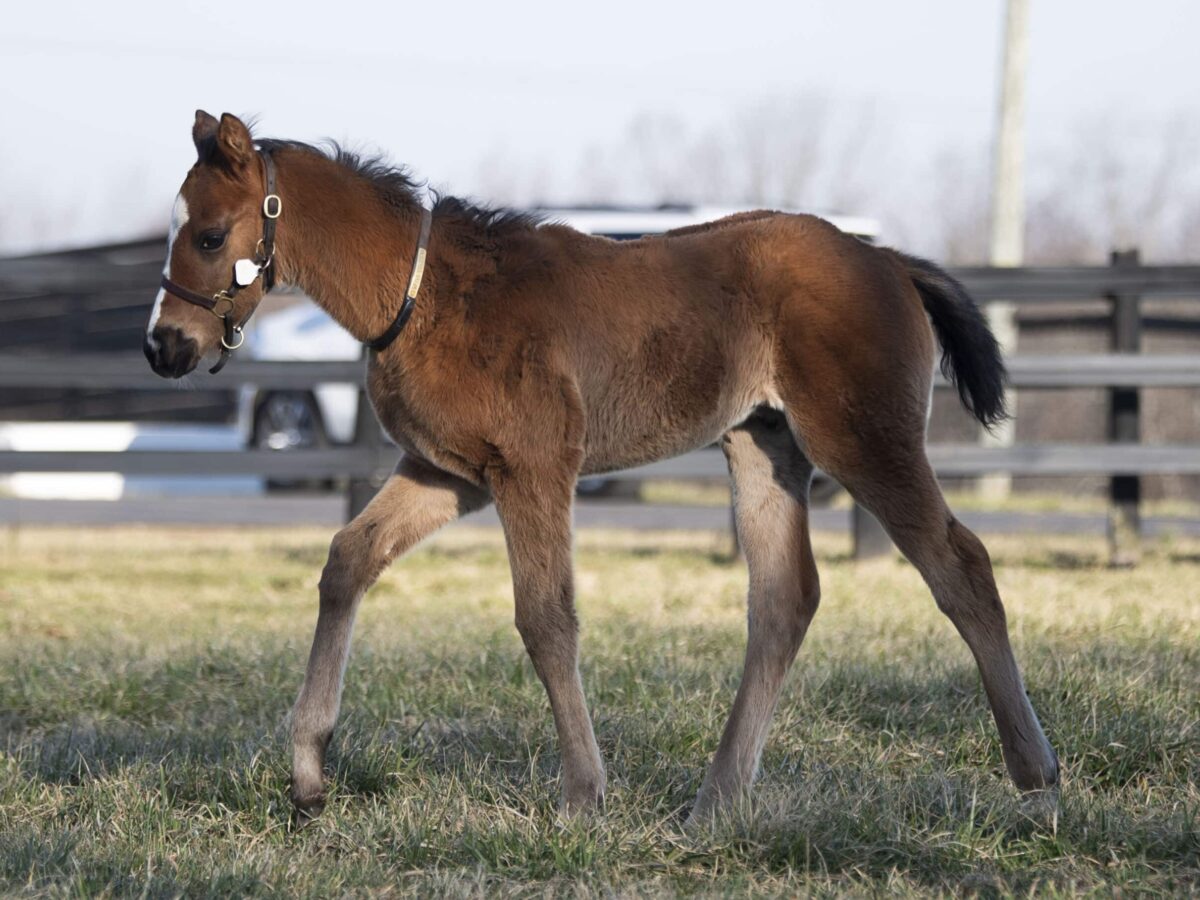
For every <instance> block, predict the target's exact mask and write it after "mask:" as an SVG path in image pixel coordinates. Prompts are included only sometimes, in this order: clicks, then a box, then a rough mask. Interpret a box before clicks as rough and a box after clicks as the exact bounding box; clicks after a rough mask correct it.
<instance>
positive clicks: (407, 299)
mask: <svg viewBox="0 0 1200 900" xmlns="http://www.w3.org/2000/svg"><path fill="white" fill-rule="evenodd" d="M432 229H433V213H432V212H431V211H430V210H428V209H424V208H423V209H422V210H421V230H420V232H419V233H418V235H417V252H416V253H414V254H413V263H412V271H411V272H410V273H409V276H408V287H407V288H406V289H405V291H404V300H403V301H402V302H401V304H400V311H399V312H398V313H396V318H394V319H393V320H392V324H391V325H389V326H388V328H387V331H385V332H384V333H383V334H381V335H380V336H379V337H377V338H375V339H374V340H370V341H367V346H368V347H370V348H371V349H372V350H374V351H375V352H376V353H382V352H383V351H384V350H386V349H387V348H388V347H390V346H391V345H392V342H393V341H395V340H396V338H398V337H399V336H400V332H401V331H403V330H404V326H405V325H407V324H408V320H409V317H410V316H412V314H413V308H414V307H415V306H416V305H417V292H418V291H420V290H421V280H422V278H424V274H425V252H426V250H427V249H428V247H429V232H430V231H431V230H432Z"/></svg>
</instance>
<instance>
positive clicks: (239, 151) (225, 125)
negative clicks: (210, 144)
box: [217, 113, 254, 170]
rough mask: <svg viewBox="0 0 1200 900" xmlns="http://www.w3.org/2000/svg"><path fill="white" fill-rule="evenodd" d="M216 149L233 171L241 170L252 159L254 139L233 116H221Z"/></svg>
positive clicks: (227, 114) (247, 129)
mask: <svg viewBox="0 0 1200 900" xmlns="http://www.w3.org/2000/svg"><path fill="white" fill-rule="evenodd" d="M217 147H218V148H219V149H220V151H221V155H222V156H224V157H225V159H226V161H228V163H229V165H230V167H231V168H233V169H234V170H237V169H243V168H245V167H246V166H248V165H249V164H250V161H251V160H252V159H253V158H254V139H253V138H252V137H250V129H249V128H247V127H246V124H245V123H244V122H243V121H242V120H241V119H239V118H238V117H237V116H235V115H231V114H230V113H222V114H221V122H220V124H219V125H217Z"/></svg>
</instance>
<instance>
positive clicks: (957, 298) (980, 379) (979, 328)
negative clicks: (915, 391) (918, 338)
mask: <svg viewBox="0 0 1200 900" xmlns="http://www.w3.org/2000/svg"><path fill="white" fill-rule="evenodd" d="M898 256H899V257H900V259H901V260H902V261H903V262H904V264H905V266H907V267H908V274H909V277H910V278H912V280H913V284H915V285H916V286H917V291H918V293H920V295H921V299H922V300H923V301H924V303H925V311H926V312H928V313H929V318H930V319H932V320H933V330H934V331H936V332H937V336H938V341H939V342H940V343H941V345H942V374H943V375H945V376H946V379H947V380H948V381H949V382H950V383H951V384H953V385H954V386H955V387H957V388H958V396H959V398H960V399H961V400H962V402H963V406H965V407H966V408H967V409H969V410H970V411H971V413H972V415H974V416H975V418H976V419H978V420H979V421H980V422H982V423H983V424H984V425H985V426H987V427H989V428H990V427H991V426H993V425H995V424H996V423H998V422H1001V421H1003V420H1004V419H1007V418H1008V411H1007V410H1006V409H1005V406H1004V383H1005V381H1006V380H1007V378H1008V376H1007V373H1006V372H1005V371H1004V360H1003V359H1002V358H1001V356H1000V345H999V344H998V343H996V336H995V335H994V334H992V330H991V328H989V327H988V323H987V320H986V319H985V318H984V317H983V313H982V312H980V310H979V307H978V306H977V305H976V304H975V301H974V300H972V299H971V295H970V294H968V293H967V289H966V288H964V287H963V286H962V284H961V283H960V282H959V281H958V279H956V278H954V277H953V276H952V275H949V274H948V273H947V272H945V271H944V270H943V269H941V268H939V267H938V266H935V265H934V264H933V263H931V262H929V260H926V259H921V258H920V257H916V256H909V255H907V254H905V253H899V254H898Z"/></svg>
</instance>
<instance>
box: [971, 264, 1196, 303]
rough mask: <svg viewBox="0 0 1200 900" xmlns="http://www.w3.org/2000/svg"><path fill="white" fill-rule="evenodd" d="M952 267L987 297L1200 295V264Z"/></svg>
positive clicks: (980, 295) (1054, 300)
mask: <svg viewBox="0 0 1200 900" xmlns="http://www.w3.org/2000/svg"><path fill="white" fill-rule="evenodd" d="M949 272H950V274H951V275H953V276H954V277H956V278H957V279H958V280H959V281H961V282H962V283H963V285H964V286H965V287H966V288H967V291H968V292H969V293H970V294H971V295H972V296H974V297H975V299H977V300H984V301H987V300H1011V301H1014V302H1018V303H1060V302H1062V301H1064V300H1087V299H1096V298H1098V297H1105V296H1107V295H1110V294H1141V295H1144V296H1155V297H1194V298H1197V299H1200V266H1130V267H1127V268H1126V267H1118V266H1036V267H1026V266H1013V267H1011V268H1002V267H994V266H964V267H957V268H951V269H949Z"/></svg>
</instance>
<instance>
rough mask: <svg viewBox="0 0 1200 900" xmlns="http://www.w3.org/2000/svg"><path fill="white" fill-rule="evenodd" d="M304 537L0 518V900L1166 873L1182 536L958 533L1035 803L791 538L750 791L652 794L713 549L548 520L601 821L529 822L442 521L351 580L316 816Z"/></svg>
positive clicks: (716, 590) (733, 583) (1185, 746)
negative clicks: (1020, 796)
mask: <svg viewBox="0 0 1200 900" xmlns="http://www.w3.org/2000/svg"><path fill="white" fill-rule="evenodd" d="M327 541H328V534H327V533H324V532H319V531H316V530H300V529H294V530H280V531H275V532H270V531H260V530H235V529H225V530H199V529H191V530H184V529H146V530H133V529H119V530H103V529H91V530H54V529H29V530H23V531H20V532H16V531H10V532H9V533H7V534H0V673H2V676H0V729H2V731H0V889H3V890H5V891H7V892H9V893H14V894H28V895H51V896H58V895H85V894H96V893H105V894H112V895H126V894H146V895H149V896H173V895H181V894H182V895H189V896H197V895H222V896H227V895H231V894H232V895H256V894H261V895H282V896H330V895H342V894H363V893H372V894H391V893H406V894H408V893H411V894H421V895H426V894H451V895H475V894H489V895H490V894H493V893H502V894H520V895H542V894H568V893H570V894H584V895H589V894H604V895H612V894H615V895H622V896H625V895H643V894H660V893H695V892H698V893H705V894H718V895H724V894H741V893H744V892H762V893H767V894H797V893H801V894H842V893H847V892H849V893H855V894H864V893H871V894H874V893H896V894H941V893H962V892H983V893H997V892H998V893H1008V892H1017V893H1025V892H1029V891H1044V892H1050V893H1056V894H1061V895H1074V894H1093V893H1108V892H1110V891H1114V890H1120V891H1125V892H1143V891H1145V892H1155V893H1157V892H1168V893H1169V892H1174V893H1180V894H1186V893H1188V892H1189V891H1195V890H1196V889H1197V878H1200V837H1198V828H1200V786H1198V781H1200V773H1198V767H1200V698H1198V692H1197V685H1200V587H1198V584H1200V542H1190V543H1188V542H1182V541H1179V542H1167V543H1161V544H1158V545H1155V546H1154V547H1152V548H1151V550H1150V552H1149V553H1148V555H1147V559H1146V562H1145V564H1144V565H1142V566H1141V567H1139V568H1138V569H1136V570H1132V571H1113V570H1110V569H1107V568H1105V567H1104V565H1103V553H1104V548H1103V546H1102V545H1101V543H1100V542H1099V541H1090V540H1078V539H1060V538H1051V539H1045V538H1039V539H1007V540H991V541H989V544H990V546H991V548H992V551H993V556H994V558H995V560H996V562H997V575H998V579H999V581H1000V584H1001V590H1002V592H1003V593H1004V595H1005V597H1006V600H1007V603H1008V608H1009V613H1010V621H1011V625H1012V629H1013V633H1014V639H1015V642H1016V644H1017V648H1018V653H1019V655H1020V657H1021V659H1022V660H1023V662H1024V664H1025V667H1026V674H1027V680H1028V683H1029V688H1030V691H1031V693H1032V695H1033V697H1034V700H1035V704H1036V705H1037V707H1038V708H1039V710H1040V711H1041V712H1042V714H1043V717H1044V720H1045V722H1046V726H1047V730H1048V732H1049V734H1050V735H1051V738H1052V740H1053V741H1054V742H1055V744H1056V746H1057V747H1058V749H1059V752H1060V754H1061V756H1062V760H1063V764H1064V767H1065V773H1066V780H1065V784H1064V791H1063V799H1062V804H1061V808H1060V810H1059V813H1058V816H1057V820H1056V821H1054V820H1050V821H1048V820H1045V819H1042V818H1039V817H1036V816H1035V817H1033V818H1031V817H1030V816H1029V815H1027V814H1026V813H1027V811H1026V810H1023V809H1022V807H1021V805H1020V803H1019V802H1018V800H1017V798H1016V797H1015V795H1014V794H1013V792H1012V790H1011V788H1010V787H1009V786H1008V784H1007V782H1006V781H1005V779H1004V778H1003V777H1002V768H1003V767H1002V763H1001V760H1000V754H999V748H998V746H997V743H996V738H995V734H994V729H993V726H992V723H991V720H990V717H989V715H988V712H987V709H986V705H985V703H984V701H983V698H982V696H981V691H980V688H979V684H978V678H977V676H976V675H975V672H974V669H973V666H972V663H971V660H970V656H969V654H968V652H967V650H966V648H965V647H964V646H963V645H962V643H961V642H960V641H959V640H958V638H957V636H956V635H955V634H954V633H953V630H952V628H951V627H950V625H949V623H948V622H947V621H946V620H945V619H944V618H943V617H941V616H940V614H939V613H938V612H937V610H936V609H935V608H934V605H933V603H932V601H931V600H930V599H929V596H928V593H927V592H926V591H925V589H924V587H923V585H922V584H921V583H920V580H919V579H918V578H917V577H916V575H915V573H914V572H913V571H912V569H911V568H910V567H909V566H907V565H906V564H904V563H902V562H900V561H893V562H882V563H874V564H870V565H867V566H863V567H855V566H854V565H853V564H852V563H850V562H849V561H848V560H847V559H846V556H845V550H846V547H845V545H844V543H843V542H842V541H841V540H840V539H834V538H827V537H823V538H822V539H821V541H820V542H819V545H818V552H819V556H820V559H821V570H822V578H823V586H824V602H823V606H822V609H821V612H820V613H819V615H818V616H817V619H816V622H815V623H814V626H813V629H812V631H811V633H810V636H809V640H808V641H807V643H806V644H805V647H804V649H803V650H802V651H801V658H800V661H799V663H798V665H797V667H796V671H795V673H794V675H793V677H792V679H791V681H790V683H789V687H788V689H787V692H786V694H785V696H784V699H783V701H782V703H781V704H780V710H779V714H778V716H777V718H776V723H775V727H774V730H773V732H772V736H771V739H770V742H769V744H768V749H767V753H766V756H765V759H764V765H763V777H762V781H761V784H760V790H759V792H758V799H757V801H756V802H755V803H754V804H753V806H752V807H751V808H749V809H746V810H743V811H741V812H740V814H739V815H738V816H736V817H735V818H733V819H732V820H731V821H730V822H728V823H726V824H725V825H724V826H723V827H722V828H721V829H719V830H718V831H717V832H715V833H712V834H707V835H702V836H692V837H684V836H683V835H682V834H681V833H680V831H679V823H680V813H681V812H682V811H685V810H686V807H687V805H688V804H689V803H690V801H691V799H692V797H693V795H694V793H695V791H696V789H697V787H698V785H699V781H700V778H701V777H702V775H703V769H704V766H705V764H706V762H707V759H708V757H709V756H710V754H711V752H712V750H713V749H714V747H715V745H716V741H717V738H718V736H719V729H720V726H721V724H722V722H723V718H724V716H725V714H726V711H727V709H728V706H729V702H730V699H731V696H732V691H733V689H734V687H735V686H736V683H737V677H738V672H739V669H740V663H741V652H742V645H743V640H744V637H743V632H744V617H745V610H744V600H743V596H744V591H745V573H744V570H743V568H742V566H741V564H740V563H737V562H734V561H730V560H728V559H726V558H724V557H723V556H722V555H721V554H722V548H723V547H724V541H725V538H724V536H720V535H714V536H712V537H705V536H697V535H644V534H639V535H632V534H627V533H608V534H587V535H585V536H583V537H581V539H580V541H579V545H580V554H579V578H578V580H579V593H580V606H581V610H582V617H583V622H584V648H585V669H584V677H585V681H586V684H587V688H588V692H589V697H590V699H591V701H592V705H593V710H594V716H595V719H596V723H597V734H598V738H599V740H600V742H601V746H602V750H603V752H604V754H605V757H606V760H607V762H608V766H609V777H610V793H609V801H608V808H607V810H606V812H605V814H604V815H603V816H601V817H598V818H596V819H594V820H592V821H590V822H584V823H577V824H572V825H570V826H566V827H564V826H562V825H561V824H560V823H559V822H558V821H557V819H556V816H555V814H554V802H555V796H556V788H557V785H556V783H555V778H556V775H555V773H556V771H557V758H556V753H555V749H554V740H553V728H552V725H551V722H550V718H549V714H548V710H547V707H546V702H545V699H544V695H543V693H542V690H541V686H540V685H539V684H538V683H537V680H536V678H535V677H534V676H533V673H532V669H531V667H530V665H529V664H528V662H527V661H526V659H525V656H524V653H523V651H522V648H521V645H520V641H519V639H518V637H517V635H516V633H515V631H514V629H513V628H512V624H511V621H512V599H511V589H510V586H509V581H508V572H507V565H506V562H505V558H504V554H503V544H502V541H501V540H500V538H499V536H498V535H497V534H493V533H489V532H484V531H470V530H452V531H450V532H447V533H446V534H445V535H443V536H441V537H439V538H438V539H436V540H435V541H433V542H430V543H429V544H427V545H426V546H425V547H423V548H422V549H421V550H419V551H418V552H416V553H414V554H413V555H412V556H410V557H409V558H408V559H406V560H405V561H403V562H402V563H400V564H399V565H397V566H395V567H393V569H392V570H391V571H390V572H389V573H388V574H387V575H386V576H385V577H384V579H383V581H382V582H381V584H380V585H379V586H378V587H377V588H376V589H375V590H374V591H373V592H372V593H371V595H370V596H369V597H368V598H367V600H366V601H365V603H364V607H363V611H362V615H361V616H360V618H359V626H358V637H357V641H356V651H355V656H354V657H353V660H352V662H351V665H350V670H349V674H348V688H347V694H346V704H345V707H344V716H343V723H344V724H343V727H342V728H341V730H340V731H339V733H338V736H337V737H336V738H335V741H334V747H333V750H332V762H333V767H334V768H333V773H332V774H333V779H334V781H333V789H332V790H333V796H332V801H331V803H330V806H329V809H328V810H327V812H326V814H325V816H324V817H323V818H322V819H321V820H319V821H318V822H317V823H316V824H315V825H313V826H312V827H310V828H307V829H304V830H302V831H299V832H297V831H295V830H294V829H293V828H292V825H291V821H290V814H289V813H290V811H289V808H288V804H287V800H286V794H287V759H286V753H285V742H284V739H283V728H282V723H283V721H284V718H285V716H286V713H287V710H288V707H289V706H290V703H291V701H292V699H293V698H294V696H295V692H296V689H297V688H298V686H299V679H300V674H301V671H302V666H303V660H304V657H305V654H306V652H307V644H308V640H309V636H310V630H311V627H312V623H313V620H314V617H315V599H314V598H315V586H316V580H317V576H318V573H319V570H320V567H321V564H322V562H323V558H324V550H325V547H326V544H327Z"/></svg>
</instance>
